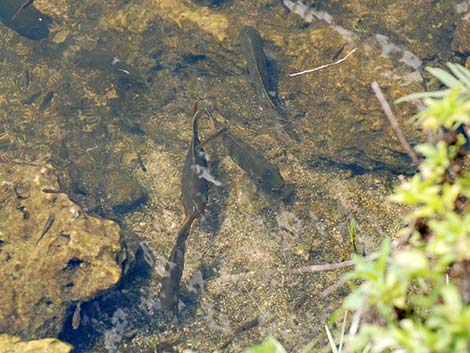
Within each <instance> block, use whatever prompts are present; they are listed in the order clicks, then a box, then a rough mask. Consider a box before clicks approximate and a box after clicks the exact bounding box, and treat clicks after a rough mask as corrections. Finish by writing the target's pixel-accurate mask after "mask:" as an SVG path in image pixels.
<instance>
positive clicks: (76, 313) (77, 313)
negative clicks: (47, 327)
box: [72, 302, 82, 330]
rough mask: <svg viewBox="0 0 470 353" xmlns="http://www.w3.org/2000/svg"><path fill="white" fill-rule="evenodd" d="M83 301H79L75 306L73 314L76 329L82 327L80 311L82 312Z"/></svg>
mask: <svg viewBox="0 0 470 353" xmlns="http://www.w3.org/2000/svg"><path fill="white" fill-rule="evenodd" d="M81 304H82V303H81V302H78V304H77V306H76V307H75V310H74V311H73V315H72V328H73V329H74V330H76V329H78V328H79V327H80V312H81Z"/></svg>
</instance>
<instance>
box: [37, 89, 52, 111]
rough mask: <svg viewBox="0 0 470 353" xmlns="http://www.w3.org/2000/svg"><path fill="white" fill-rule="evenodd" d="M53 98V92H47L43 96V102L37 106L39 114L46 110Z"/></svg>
mask: <svg viewBox="0 0 470 353" xmlns="http://www.w3.org/2000/svg"><path fill="white" fill-rule="evenodd" d="M53 97H54V91H49V92H47V94H46V95H45V96H44V98H43V100H42V101H41V104H39V111H40V112H42V111H44V110H46V108H47V107H48V106H49V104H50V103H51V101H52V98H53Z"/></svg>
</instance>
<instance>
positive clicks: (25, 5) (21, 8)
mask: <svg viewBox="0 0 470 353" xmlns="http://www.w3.org/2000/svg"><path fill="white" fill-rule="evenodd" d="M33 2H34V0H26V1H25V2H24V3H23V4H22V5H21V6H20V7H19V8H18V10H17V11H16V12H15V14H14V15H13V17H12V18H11V20H12V21H14V20H15V19H16V18H17V17H18V16H19V15H20V14H21V13H22V12H23V11H24V10H25V9H26V8H27V7H28V6H29V5H31V4H32V3H33Z"/></svg>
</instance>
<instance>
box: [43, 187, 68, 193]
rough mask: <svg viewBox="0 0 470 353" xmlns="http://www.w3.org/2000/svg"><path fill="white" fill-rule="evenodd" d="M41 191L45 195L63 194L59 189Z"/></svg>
mask: <svg viewBox="0 0 470 353" xmlns="http://www.w3.org/2000/svg"><path fill="white" fill-rule="evenodd" d="M41 191H42V192H44V193H46V194H65V191H64V190H60V189H49V188H43V189H41Z"/></svg>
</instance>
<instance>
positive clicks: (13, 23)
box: [0, 0, 52, 40]
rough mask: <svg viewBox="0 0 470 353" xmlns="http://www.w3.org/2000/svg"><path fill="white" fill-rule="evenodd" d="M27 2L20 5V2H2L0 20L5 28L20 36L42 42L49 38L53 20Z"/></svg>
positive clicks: (6, 0)
mask: <svg viewBox="0 0 470 353" xmlns="http://www.w3.org/2000/svg"><path fill="white" fill-rule="evenodd" d="M32 2H33V1H31V0H27V1H25V2H23V3H20V2H19V1H18V0H1V5H0V20H1V21H2V22H3V23H4V25H5V26H7V27H9V28H11V29H12V30H14V31H15V32H17V33H18V34H19V35H21V36H23V37H26V38H29V39H32V40H41V39H44V38H47V37H48V36H49V25H50V24H51V23H52V18H50V17H49V16H47V15H45V14H43V13H41V12H40V11H38V10H37V9H36V8H35V7H34V6H33V5H31V4H32Z"/></svg>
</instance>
